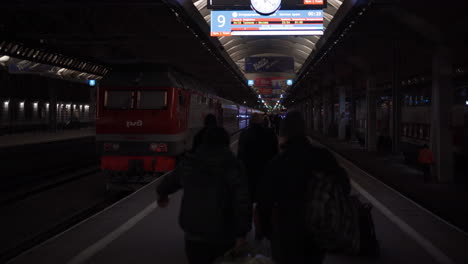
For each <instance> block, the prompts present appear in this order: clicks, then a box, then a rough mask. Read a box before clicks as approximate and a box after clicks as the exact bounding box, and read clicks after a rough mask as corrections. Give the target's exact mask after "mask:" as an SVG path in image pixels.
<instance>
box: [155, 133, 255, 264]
mask: <svg viewBox="0 0 468 264" xmlns="http://www.w3.org/2000/svg"><path fill="white" fill-rule="evenodd" d="M180 189H183V190H184V193H183V197H182V203H181V206H180V213H179V224H180V226H181V228H182V229H183V231H184V233H185V253H186V256H187V259H188V263H189V264H208V263H212V262H213V261H214V260H215V259H216V258H218V257H220V256H222V255H223V254H224V253H225V252H226V251H228V250H229V249H231V248H233V247H240V246H241V245H243V244H244V243H245V236H246V234H247V233H248V232H249V231H250V226H251V212H250V210H249V209H250V208H249V204H250V202H249V196H248V186H247V182H246V179H245V173H244V171H243V167H242V164H241V163H240V162H239V161H238V160H237V159H236V157H235V156H234V154H233V153H232V152H231V150H230V149H229V136H228V134H227V132H226V130H224V129H223V128H219V127H215V128H208V129H207V130H206V131H205V133H204V135H203V140H202V143H201V145H200V146H199V147H198V148H197V149H196V150H195V152H194V153H189V154H187V156H186V157H184V158H183V159H182V160H181V162H180V163H179V165H178V166H177V167H176V169H175V170H174V172H173V173H172V174H170V175H168V176H167V177H165V178H164V179H163V180H162V182H161V184H160V185H159V186H158V187H157V189H156V192H157V195H158V199H157V201H158V205H159V206H160V207H162V208H164V207H166V206H167V205H168V203H169V195H170V194H173V193H175V192H177V191H178V190H180Z"/></svg>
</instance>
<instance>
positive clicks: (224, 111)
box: [96, 65, 257, 179]
mask: <svg viewBox="0 0 468 264" xmlns="http://www.w3.org/2000/svg"><path fill="white" fill-rule="evenodd" d="M97 102H98V103H97V104H98V107H97V120H96V144H97V147H98V151H99V153H100V156H101V168H102V170H103V171H105V172H107V173H108V174H109V175H110V176H112V177H113V176H115V177H117V178H122V177H124V178H127V177H131V176H141V175H144V174H154V173H156V172H166V171H170V170H172V169H173V168H174V166H175V163H176V158H177V157H178V156H179V155H181V154H182V153H184V152H185V151H187V150H189V149H190V148H191V147H192V141H193V136H194V135H195V133H196V132H198V131H199V130H200V128H201V127H202V126H203V120H204V117H205V116H206V114H208V113H212V114H214V115H216V117H217V119H218V123H219V124H221V125H222V126H224V128H226V130H228V132H229V133H234V132H236V131H239V130H241V129H243V128H245V127H246V126H247V125H248V118H249V116H250V114H251V113H252V111H257V110H252V109H248V108H246V107H244V106H240V105H238V104H236V103H233V102H231V101H229V100H225V99H222V98H219V97H217V96H215V95H213V94H212V93H210V92H209V91H208V90H207V89H204V87H202V86H201V85H200V84H199V83H197V82H196V81H195V80H193V79H192V78H190V77H188V76H187V75H184V74H182V73H180V72H177V71H174V70H171V69H170V68H169V67H161V66H155V65H127V66H126V67H122V68H121V69H116V70H114V71H113V72H112V73H110V74H109V75H108V76H107V77H106V78H104V79H103V80H102V82H101V84H100V87H99V89H98V99H97ZM112 177H111V179H112Z"/></svg>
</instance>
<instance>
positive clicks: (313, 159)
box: [257, 137, 349, 264]
mask: <svg viewBox="0 0 468 264" xmlns="http://www.w3.org/2000/svg"><path fill="white" fill-rule="evenodd" d="M338 168H339V165H338V163H337V162H336V160H335V158H334V157H333V155H332V154H331V153H330V152H329V151H327V150H325V149H322V148H319V147H315V146H312V145H311V144H310V143H309V141H308V140H307V138H305V137H303V138H297V139H295V140H292V141H289V142H287V143H286V144H285V146H284V151H283V152H282V153H280V154H278V155H277V156H276V157H275V158H274V159H273V160H272V161H271V162H270V163H269V165H268V166H267V170H266V173H265V176H264V177H263V178H262V179H261V181H260V185H259V189H258V197H257V199H258V204H259V208H260V212H259V213H260V218H261V219H262V222H263V223H265V222H266V223H270V226H266V227H264V230H266V232H267V233H268V234H267V236H268V237H270V238H271V239H272V251H273V256H274V258H275V259H276V261H278V262H279V263H297V264H301V263H307V262H316V263H321V260H320V259H321V258H323V254H324V252H322V251H321V250H319V249H318V247H317V246H316V245H313V244H312V242H311V240H312V239H311V238H310V237H309V236H310V235H308V232H307V231H306V227H305V191H306V188H307V184H308V183H309V181H310V180H311V179H313V174H312V173H311V172H312V171H324V172H329V173H333V171H334V170H336V169H338ZM343 182H344V184H345V185H347V187H345V188H346V189H348V190H349V182H348V180H347V179H344V180H343ZM266 219H267V220H266Z"/></svg>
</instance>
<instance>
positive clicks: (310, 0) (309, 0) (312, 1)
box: [304, 0, 323, 5]
mask: <svg viewBox="0 0 468 264" xmlns="http://www.w3.org/2000/svg"><path fill="white" fill-rule="evenodd" d="M304 5H323V0H304Z"/></svg>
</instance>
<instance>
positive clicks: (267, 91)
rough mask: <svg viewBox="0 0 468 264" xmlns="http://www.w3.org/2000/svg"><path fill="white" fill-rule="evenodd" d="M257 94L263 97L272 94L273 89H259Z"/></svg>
mask: <svg viewBox="0 0 468 264" xmlns="http://www.w3.org/2000/svg"><path fill="white" fill-rule="evenodd" d="M258 93H259V94H263V95H266V94H273V89H271V88H259V89H258Z"/></svg>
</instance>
